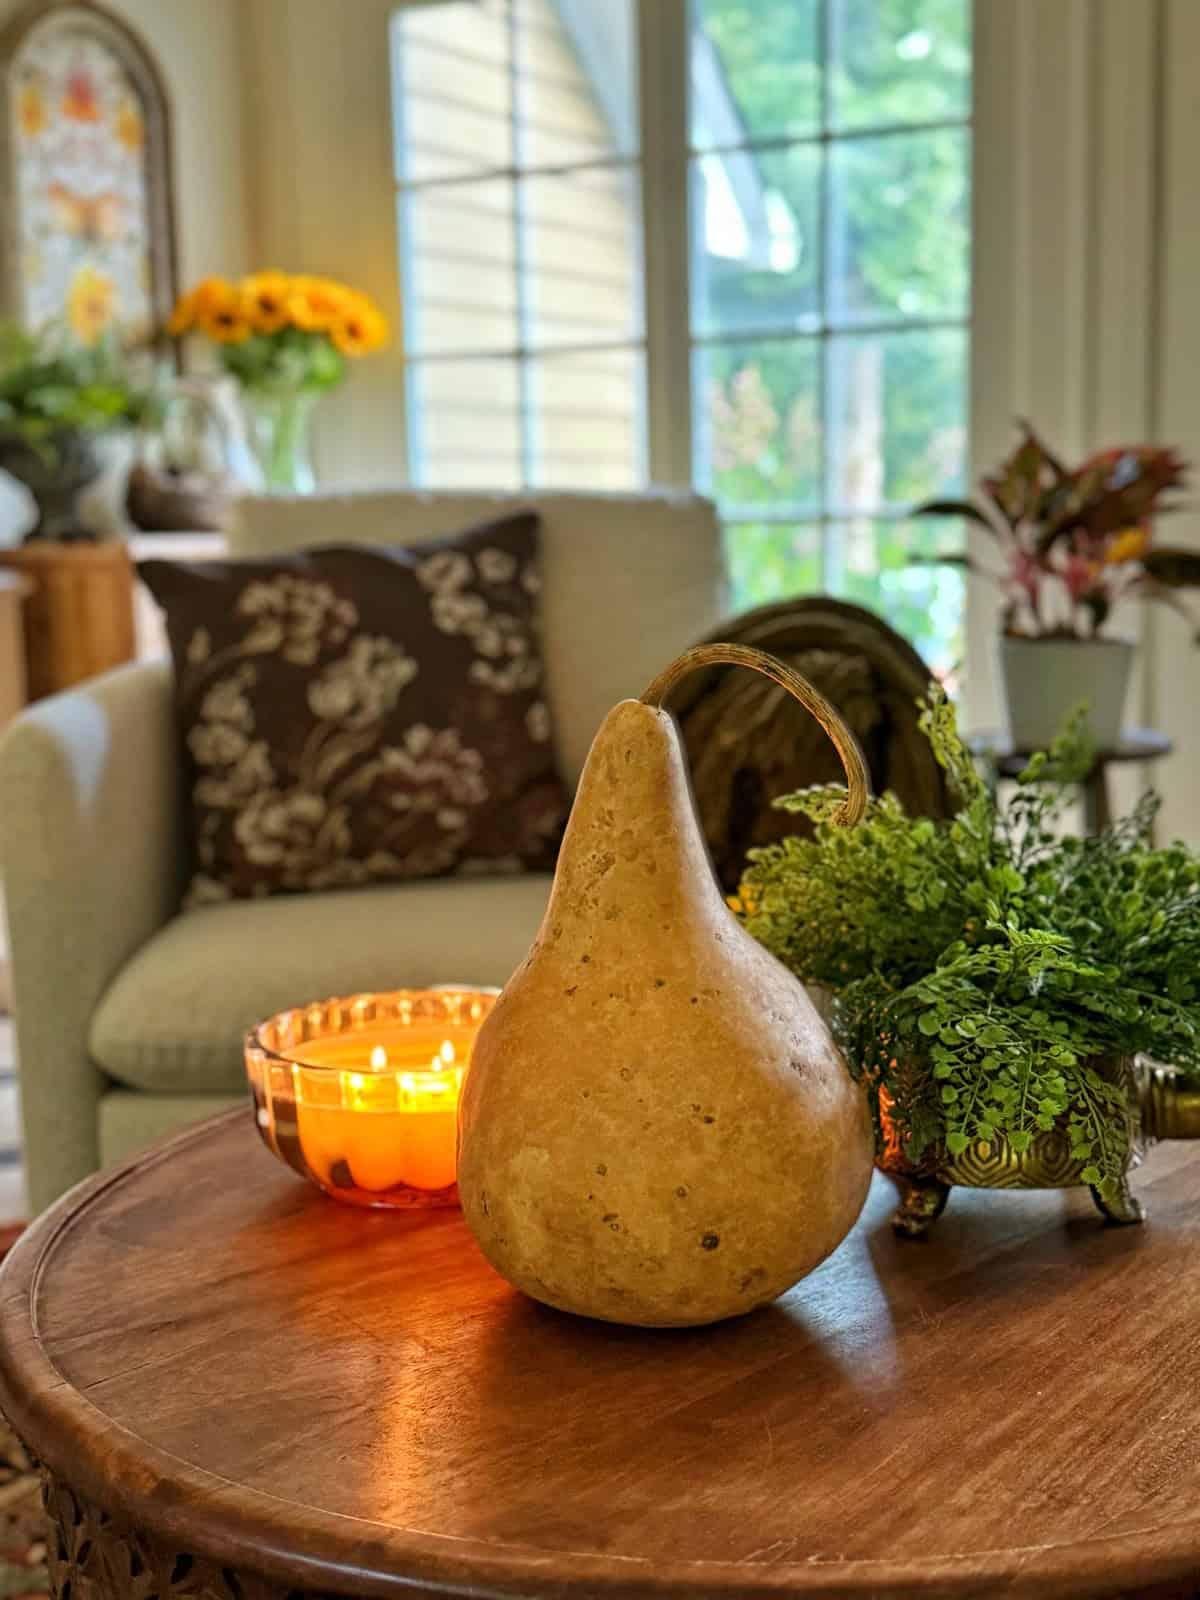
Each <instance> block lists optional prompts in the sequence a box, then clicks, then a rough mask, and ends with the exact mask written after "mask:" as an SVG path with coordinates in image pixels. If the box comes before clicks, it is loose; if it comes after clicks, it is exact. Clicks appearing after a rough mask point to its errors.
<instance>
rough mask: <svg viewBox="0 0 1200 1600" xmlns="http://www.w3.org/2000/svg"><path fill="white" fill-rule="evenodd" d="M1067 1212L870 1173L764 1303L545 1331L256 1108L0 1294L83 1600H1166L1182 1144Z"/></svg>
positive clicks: (1194, 1568)
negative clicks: (1129, 1216)
mask: <svg viewBox="0 0 1200 1600" xmlns="http://www.w3.org/2000/svg"><path fill="white" fill-rule="evenodd" d="M1137 1187H1138V1190H1139V1192H1140V1193H1141V1195H1142V1196H1143V1198H1144V1199H1145V1200H1146V1202H1147V1204H1148V1206H1149V1208H1150V1221H1149V1223H1148V1224H1147V1225H1146V1226H1145V1227H1141V1228H1136V1227H1135V1228H1126V1229H1112V1228H1106V1227H1104V1226H1103V1225H1102V1224H1101V1223H1100V1222H1099V1221H1098V1220H1097V1218H1096V1215H1095V1212H1094V1211H1093V1209H1092V1205H1091V1201H1090V1198H1089V1196H1088V1195H1087V1194H1086V1192H1067V1193H1059V1192H1051V1193H1038V1194H1011V1193H1010V1194H1004V1193H973V1192H968V1191H962V1190H955V1192H954V1195H953V1199H952V1203H951V1205H950V1208H949V1210H948V1212H947V1214H946V1216H945V1218H944V1219H943V1220H942V1221H941V1223H939V1225H938V1228H937V1229H936V1230H935V1232H934V1234H933V1235H932V1236H931V1237H930V1238H929V1239H928V1240H926V1241H923V1242H911V1241H903V1240H898V1239H896V1238H894V1237H893V1235H892V1231H891V1228H890V1226H889V1215H890V1212H891V1210H892V1207H893V1204H894V1195H893V1191H892V1189H891V1187H890V1185H889V1184H888V1183H887V1181H886V1180H885V1179H883V1178H881V1177H876V1180H875V1186H874V1188H873V1190H872V1193H871V1197H870V1199H869V1201H868V1204H867V1207H866V1209H865V1211H864V1213H863V1216H862V1218H861V1219H860V1221H859V1224H858V1226H857V1227H856V1229H855V1230H854V1232H853V1233H852V1234H851V1236H850V1237H849V1238H848V1239H847V1240H846V1242H845V1243H844V1244H843V1245H842V1247H841V1249H840V1250H838V1251H837V1253H836V1254H835V1255H834V1256H833V1257H832V1258H831V1259H830V1260H829V1261H827V1262H826V1263H825V1264H824V1265H823V1266H822V1267H821V1268H820V1269H819V1270H818V1271H817V1272H815V1273H814V1274H813V1275H812V1276H811V1277H810V1278H808V1279H807V1280H805V1281H804V1282H803V1283H802V1284H800V1285H799V1286H798V1287H797V1288H795V1289H794V1290H792V1292H791V1293H790V1294H788V1295H787V1296H786V1297H785V1298H783V1299H782V1300H780V1301H778V1302H776V1304H775V1305H774V1306H771V1307H769V1308H767V1309H765V1310H763V1311H759V1312H756V1313H754V1314H753V1315H751V1316H749V1317H746V1318H744V1319H742V1320H740V1321H737V1322H731V1323H726V1324H724V1325H722V1326H719V1327H716V1328H711V1329H700V1330H689V1331H686V1332H660V1331H653V1332H652V1331H644V1330H633V1329H629V1330H626V1329H622V1328H617V1327H613V1326H609V1325H602V1324H598V1323H590V1322H586V1321H581V1320H578V1319H574V1318H571V1317H568V1316H565V1315H562V1314H559V1313H557V1312H553V1311H550V1310H547V1309H545V1308H543V1307H540V1306H538V1305H536V1304H534V1303H533V1302H532V1301H529V1300H526V1299H524V1298H523V1297H522V1296H521V1295H519V1294H518V1293H516V1292H515V1291H514V1290H512V1289H510V1288H509V1286H508V1285H507V1284H506V1283H504V1282H503V1281H502V1280H501V1279H500V1278H498V1277H497V1276H495V1274H494V1273H493V1272H492V1271H491V1270H490V1268H489V1267H488V1266H487V1265H486V1264H485V1262H484V1261H483V1259H482V1257H481V1256H480V1254H479V1252H478V1251H477V1249H476V1247H475V1245H474V1243H473V1241H472V1240H471V1238H470V1236H469V1235H468V1234H467V1232H466V1230H465V1228H464V1226H463V1223H462V1220H461V1218H460V1216H459V1215H458V1213H457V1212H455V1211H428V1212H423V1213H422V1212H416V1213H413V1212H409V1213H404V1214H387V1213H382V1212H374V1213H372V1212H361V1211H355V1210H353V1209H351V1208H349V1207H342V1206H339V1205H338V1204H336V1203H335V1202H333V1201H330V1200H328V1199H326V1198H325V1197H324V1196H322V1195H320V1194H319V1193H317V1191H316V1190H315V1189H311V1188H309V1187H306V1186H305V1185H304V1184H303V1183H302V1182H300V1181H298V1180H297V1179H296V1178H295V1177H294V1176H292V1174H291V1173H289V1172H287V1171H286V1170H285V1169H284V1168H283V1167H282V1166H280V1165H278V1164H277V1163H276V1162H275V1161H273V1160H272V1158H271V1156H270V1155H269V1154H268V1153H267V1151H266V1150H265V1149H263V1148H262V1147H261V1146H260V1145H259V1144H258V1141H257V1139H256V1136H255V1133H254V1130H253V1128H252V1126H251V1118H250V1115H249V1114H248V1113H246V1114H240V1113H233V1114H231V1115H229V1116H227V1117H224V1118H221V1119H219V1120H217V1121H215V1122H212V1123H208V1124H205V1125H203V1126H202V1127H201V1128H199V1129H196V1130H192V1131H191V1132H189V1133H188V1134H185V1135H183V1136H182V1137H180V1138H178V1139H176V1140H174V1141H173V1142H171V1143H168V1144H166V1145H161V1146H158V1147H157V1148H156V1149H155V1150H153V1151H152V1152H150V1153H149V1154H148V1155H146V1156H143V1157H141V1158H139V1159H138V1160H136V1161H134V1162H132V1163H130V1164H129V1165H127V1166H125V1167H124V1168H121V1169H118V1170H117V1171H116V1172H114V1173H111V1174H108V1175H106V1176H103V1177H101V1178H98V1179H95V1180H93V1181H92V1182H91V1183H89V1184H87V1185H85V1186H83V1187H82V1188H81V1189H79V1190H77V1191H75V1193H74V1194H73V1195H71V1196H68V1198H67V1199H66V1200H65V1201H63V1202H61V1203H60V1205H59V1206H58V1207H57V1208H55V1209H54V1210H53V1211H51V1212H50V1213H48V1214H47V1215H46V1216H45V1217H44V1218H43V1219H41V1220H40V1221H39V1222H38V1223H37V1224H35V1226H34V1227H33V1228H32V1229H31V1230H30V1231H29V1232H28V1233H27V1234H26V1236H25V1237H24V1239H23V1240H22V1242H21V1243H20V1244H19V1245H18V1246H17V1248H16V1250H15V1251H14V1252H13V1254H12V1255H11V1256H10V1258H9V1260H8V1262H7V1263H6V1265H5V1266H4V1268H3V1271H2V1273H0V1399H2V1401H3V1406H4V1409H5V1411H6V1412H7V1414H8V1415H9V1417H10V1418H11V1420H12V1422H13V1423H14V1425H15V1426H16V1428H17V1429H18V1431H19V1432H20V1433H21V1435H22V1436H23V1437H24V1439H25V1440H26V1441H27V1443H28V1444H29V1445H30V1446H31V1448H32V1449H33V1450H34V1452H35V1453H36V1454H37V1456H38V1457H39V1459H40V1460H41V1461H42V1463H43V1464H44V1468H45V1470H46V1473H47V1476H48V1487H49V1500H50V1506H51V1510H52V1513H53V1515H54V1516H55V1518H56V1520H57V1524H58V1527H57V1532H56V1534H55V1536H54V1538H53V1539H52V1541H51V1552H50V1559H51V1566H52V1569H53V1574H54V1580H55V1583H56V1587H57V1592H58V1593H59V1595H60V1596H62V1600H100V1597H102V1596H111V1595H117V1594H120V1595H131V1596H134V1597H136V1600H170V1597H172V1596H185V1595H193V1596H200V1595H202V1596H204V1597H205V1600H257V1597H259V1596H263V1597H268V1596H278V1597H280V1600H282V1597H283V1596H296V1595H297V1594H304V1593H307V1594H313V1593H316V1594H331V1593H341V1594H361V1595H375V1596H385V1595H386V1596H397V1597H399V1596H401V1595H404V1596H409V1597H411V1596H433V1595H439V1596H443V1595H447V1594H449V1595H472V1596H534V1597H543V1596H554V1597H568V1596H622V1597H631V1600H632V1597H643V1596H658V1595H665V1594H679V1595H698V1596H752V1595H763V1594H770V1595H780V1594H786V1595H806V1596H807V1595H840V1596H849V1595H853V1596H867V1595H870V1596H887V1597H893V1596H910V1595H911V1596H916V1595H920V1596H941V1597H954V1600H963V1597H968V1596H977V1595H1004V1596H1011V1595H1036V1596H1040V1597H1047V1596H1086V1597H1088V1600H1097V1597H1100V1596H1108V1595H1114V1594H1129V1595H1137V1596H1151V1595H1155V1596H1158V1595H1164V1596H1165V1595H1185V1594H1192V1593H1195V1592H1197V1590H1198V1589H1200V1150H1198V1149H1197V1148H1196V1147H1195V1146H1189V1145H1162V1146H1159V1147H1158V1148H1157V1149H1156V1150H1155V1151H1153V1152H1152V1153H1151V1155H1150V1157H1149V1159H1148V1161H1147V1164H1146V1166H1145V1167H1144V1168H1143V1169H1142V1170H1141V1172H1140V1173H1139V1175H1138V1180H1137Z"/></svg>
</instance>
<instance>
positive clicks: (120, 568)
mask: <svg viewBox="0 0 1200 1600" xmlns="http://www.w3.org/2000/svg"><path fill="white" fill-rule="evenodd" d="M0 567H4V568H8V569H10V570H12V571H15V572H17V573H19V574H20V575H21V576H22V577H24V578H25V579H26V580H27V581H28V584H29V586H30V587H29V592H28V595H27V597H26V600H25V664H26V672H27V676H28V689H29V696H30V698H31V699H33V700H38V699H41V698H42V696H43V695H48V694H55V693H57V691H58V690H60V689H69V688H70V687H71V686H72V684H76V683H81V682H82V681H83V680H84V679H85V678H93V677H95V676H96V674H97V673H100V672H107V671H108V670H109V669H110V668H111V667H118V666H121V665H122V664H123V663H124V662H126V661H131V660H132V659H133V656H134V629H133V567H132V564H131V562H130V559H129V552H128V550H127V549H126V548H125V546H124V544H122V543H120V542H119V541H111V542H107V543H100V544H91V543H87V542H84V541H80V542H79V543H77V544H75V543H59V542H58V541H57V540H53V539H41V540H36V541H34V543H32V544H25V545H20V546H18V547H17V548H16V549H14V550H3V551H0Z"/></svg>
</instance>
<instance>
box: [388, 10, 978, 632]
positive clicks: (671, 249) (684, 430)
mask: <svg viewBox="0 0 1200 1600" xmlns="http://www.w3.org/2000/svg"><path fill="white" fill-rule="evenodd" d="M407 3H409V4H411V3H412V0H407ZM420 3H426V4H427V3H429V0H420ZM433 3H436V0H433ZM631 4H632V9H633V22H634V29H635V37H636V44H637V49H636V62H635V71H636V82H635V90H636V105H637V111H638V118H639V128H640V138H639V141H638V149H637V151H635V152H634V153H633V154H632V155H629V154H624V155H622V154H619V153H618V154H614V156H613V157H611V158H608V157H606V158H603V159H602V160H599V161H598V162H597V163H596V164H597V165H603V166H605V167H611V168H613V169H616V168H618V167H621V166H624V167H625V168H626V169H627V170H631V171H632V172H634V173H635V174H640V189H641V267H642V311H643V333H642V337H641V339H640V340H639V339H636V338H633V337H631V338H630V339H628V340H627V341H624V342H622V343H621V345H620V346H619V348H621V349H629V350H638V349H642V350H644V353H645V390H644V429H645V437H644V440H643V446H642V463H643V465H644V467H645V483H646V485H655V486H661V487H667V488H676V489H687V490H696V492H708V491H706V490H705V489H704V488H703V487H702V486H701V484H700V479H699V475H698V474H697V472H696V446H697V433H698V429H697V428H696V426H695V418H694V406H695V401H694V394H693V361H694V357H695V353H696V351H698V350H699V349H702V348H704V347H706V346H712V345H715V344H719V343H722V342H736V341H739V340H746V339H749V338H751V337H752V336H753V332H754V330H751V329H739V330H737V331H736V333H734V332H729V333H712V332H709V333H701V334H693V331H692V326H691V298H692V296H691V255H692V239H693V233H692V227H693V221H692V216H691V206H692V183H691V174H692V162H693V157H694V156H695V155H696V154H697V152H696V151H695V150H694V149H693V146H692V138H691V118H690V87H691V86H690V78H691V70H690V68H691V43H692V18H691V9H692V8H691V0H631ZM975 31H976V33H977V29H976V30H975ZM824 32H825V33H826V34H827V33H828V29H825V30H824ZM829 46H830V41H829V39H828V37H826V38H825V39H824V50H825V52H826V54H828V50H829ZM975 48H976V62H978V42H977V38H976V45H975ZM828 97H829V84H828V77H827V75H823V82H822V100H823V105H822V115H821V121H820V126H819V127H818V128H816V129H814V130H812V131H811V132H810V133H807V134H804V135H799V136H795V137H792V136H780V137H778V138H774V139H771V138H767V139H762V138H755V137H754V136H753V135H748V137H747V138H746V139H745V141H743V143H741V144H739V145H738V146H737V147H736V148H739V149H740V148H747V149H756V150H757V149H762V148H771V147H776V148H785V147H790V146H794V145H798V144H811V145H813V146H815V147H821V148H822V149H823V150H827V149H828V148H829V147H831V146H838V145H841V144H843V143H845V142H849V141H853V140H860V139H864V138H873V137H883V136H903V135H905V134H919V133H922V132H930V131H934V130H938V129H943V128H955V129H958V128H961V129H963V130H965V132H966V135H967V139H968V142H969V146H973V143H974V123H975V117H974V104H973V103H972V104H971V105H970V106H969V107H968V108H967V110H966V112H965V114H964V115H963V116H961V117H943V118H935V119H932V120H930V121H929V122H924V123H920V124H909V123H901V124H896V123H887V124H880V125H879V126H874V125H872V126H870V127H867V126H863V127H858V126H854V127H850V128H847V129H844V130H843V129H833V128H831V127H830V117H829V105H828ZM722 148H724V146H722ZM704 153H711V152H709V151H707V149H706V151H705V152H704ZM585 165H587V163H585V162H578V161H574V160H573V161H570V162H567V163H564V167H563V170H574V169H575V168H577V167H583V166H585ZM529 170H533V171H535V172H536V171H540V170H543V169H542V168H540V167H538V168H533V169H526V168H523V167H521V165H520V163H519V161H518V162H515V163H514V165H513V167H511V168H502V167H501V168H497V170H496V171H495V172H494V173H492V174H482V173H481V174H473V175H472V176H473V178H479V177H483V176H498V177H502V176H508V177H513V178H516V177H517V176H518V175H520V176H525V175H527V172H528V171H529ZM441 181H442V180H430V181H429V182H430V186H433V185H434V184H438V183H440V182H441ZM451 181H452V180H451ZM464 181H465V180H464ZM972 186H973V187H974V178H973V179H972ZM828 187H829V185H828V167H827V165H826V167H825V169H824V171H823V174H822V180H821V200H820V205H821V216H820V224H819V226H820V240H819V245H820V257H821V273H822V278H824V274H825V261H826V255H827V251H826V240H827V229H828V226H829V212H830V205H829V194H828ZM396 191H397V198H398V202H400V203H402V201H401V200H400V197H401V195H402V193H403V186H402V185H401V183H400V182H399V181H397V184H396ZM410 192H411V191H410ZM976 204H977V202H976V201H974V200H973V202H972V207H971V212H972V224H973V222H974V217H975V215H976ZM401 217H403V213H402V212H401ZM518 231H519V219H518ZM400 233H401V239H400V252H401V256H402V257H403V255H404V252H405V250H406V248H407V245H406V235H409V233H410V230H409V229H407V228H405V227H404V226H403V222H402V225H401V228H400ZM972 242H973V241H972ZM971 254H972V257H973V256H974V254H975V252H974V250H973V249H972V252H971ZM518 260H519V252H518ZM407 270H408V269H405V268H403V267H402V271H405V272H406V273H407ZM971 275H972V285H973V284H974V263H973V262H972V268H971ZM974 299H975V294H974V288H973V287H972V290H971V295H970V301H969V303H968V304H967V305H966V306H965V307H964V309H963V312H962V314H961V315H960V316H953V315H947V316H933V317H924V316H913V317H890V318H889V317H883V316H880V317H871V318H865V319H862V320H860V321H855V322H854V323H853V324H849V323H847V324H846V325H845V326H844V327H843V325H842V324H841V323H837V324H835V323H833V322H832V321H830V320H829V318H828V316H827V312H828V304H827V300H826V294H825V285H824V283H822V288H821V305H820V308H819V315H818V317H817V319H816V320H815V322H814V326H813V327H812V328H811V329H806V330H803V331H796V332H792V333H785V332H783V331H782V330H780V329H767V328H764V329H763V330H761V332H762V334H763V336H764V337H766V336H769V337H772V338H781V339H794V340H811V341H812V342H813V343H814V345H816V347H817V348H818V350H819V353H820V359H821V364H822V371H821V373H820V375H819V393H820V414H821V419H822V424H823V435H824V436H825V437H826V438H827V437H828V431H829V430H828V420H829V419H828V409H829V396H828V394H827V392H826V391H827V389H828V384H827V383H826V380H825V375H824V370H823V369H824V364H825V363H824V356H825V349H826V347H827V345H828V342H829V340H830V339H831V338H834V337H837V336H838V335H840V334H842V333H845V334H847V335H852V334H854V333H860V334H879V335H881V336H882V335H886V334H888V333H907V332H913V333H917V332H920V331H935V330H938V329H945V328H950V329H956V330H957V329H961V330H963V331H964V333H965V336H966V344H967V354H968V364H969V366H971V365H973V363H972V362H971V355H972V346H973V335H974V328H975V321H974V309H975V308H974ZM611 348H613V349H616V348H618V346H616V345H612V346H611ZM537 349H538V347H537V346H536V345H530V344H529V341H528V340H526V339H525V338H523V337H522V338H520V339H519V340H518V346H517V347H516V348H514V349H513V350H512V351H506V352H487V355H488V356H489V357H490V358H492V359H514V360H516V361H517V363H518V379H519V382H520V383H521V384H522V386H523V387H522V409H523V411H524V410H525V408H526V407H527V406H528V403H529V401H530V398H531V397H530V396H529V394H528V393H527V391H526V389H525V388H524V385H525V384H526V383H527V378H526V376H525V374H526V373H527V371H528V368H527V357H528V356H529V355H531V354H534V355H536V353H537ZM471 354H472V352H465V351H464V352H460V353H456V355H455V357H454V359H469V358H470V355H471ZM478 354H479V356H480V358H482V357H483V355H484V352H482V351H481V352H478ZM439 359H450V357H445V358H443V357H439V356H432V357H419V358H415V359H414V360H412V361H406V362H405V363H404V371H405V395H404V399H405V405H404V412H405V415H404V418H403V421H402V431H403V443H404V455H405V461H406V465H407V467H408V470H409V476H410V478H411V479H412V481H413V482H420V481H421V480H420V476H419V474H418V472H417V471H416V470H415V469H416V468H417V466H418V464H419V462H418V459H415V457H416V455H417V452H416V451H415V450H414V449H413V445H414V442H415V430H416V429H417V428H419V407H418V406H417V405H416V403H415V395H414V392H413V383H414V376H415V372H416V370H417V368H418V366H419V365H420V363H421V362H422V361H426V360H431V361H432V360H439ZM972 383H973V380H972V379H971V378H970V375H969V373H968V383H967V390H966V401H967V408H966V409H967V414H966V415H965V416H964V425H965V428H966V432H967V437H968V441H970V439H971V437H972V429H971V415H970V412H971V393H972ZM531 410H532V412H533V413H534V424H533V425H534V428H536V407H533V408H531ZM529 432H530V429H529V428H528V427H526V428H524V429H523V437H522V444H523V451H522V456H523V459H522V468H523V476H524V477H525V479H526V485H525V486H526V487H527V488H530V489H534V490H536V485H530V484H529V483H528V478H529V476H530V470H529V469H530V465H531V463H530V460H529V449H528V438H529ZM435 487H437V486H436V485H435ZM714 498H715V496H714ZM733 509H734V511H735V512H737V513H738V514H737V515H734V516H731V517H729V518H727V519H726V520H727V521H728V522H729V523H730V524H732V525H736V524H737V523H738V522H739V521H747V520H752V521H755V522H772V521H775V522H780V523H784V522H788V523H790V522H796V521H797V520H810V517H809V515H808V513H809V512H811V513H813V516H812V517H811V520H814V521H815V522H817V523H819V525H820V527H821V531H822V539H821V544H822V558H823V560H825V559H826V558H827V556H828V554H829V551H828V548H827V547H828V546H829V544H830V540H831V537H832V535H831V530H836V528H837V526H838V525H839V524H845V523H847V522H850V521H854V520H862V519H864V518H870V519H871V520H873V521H885V520H890V519H894V518H902V517H903V515H904V508H902V507H898V506H879V507H870V508H867V507H863V508H858V507H852V508H847V507H841V506H836V505H833V504H831V503H829V500H828V495H827V494H826V493H825V492H823V493H822V497H821V502H820V505H819V507H809V508H798V507H794V506H782V505H781V506H773V505H766V506H763V507H754V506H743V507H735V508H733ZM802 510H803V511H805V513H806V514H805V516H804V517H801V516H800V512H801V511H802ZM750 511H754V516H753V517H752V518H750V517H749V516H748V514H749V512H750ZM743 513H745V514H743ZM964 620H965V618H964Z"/></svg>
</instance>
